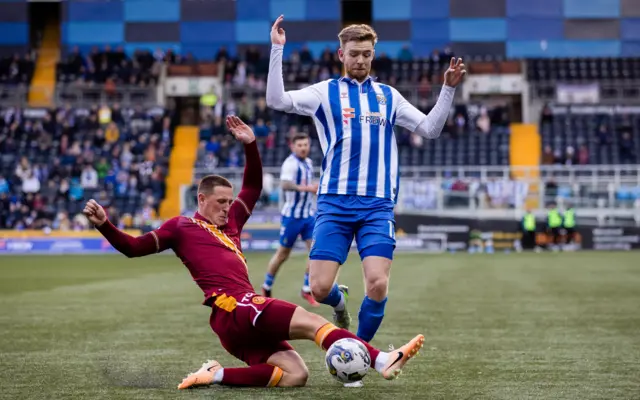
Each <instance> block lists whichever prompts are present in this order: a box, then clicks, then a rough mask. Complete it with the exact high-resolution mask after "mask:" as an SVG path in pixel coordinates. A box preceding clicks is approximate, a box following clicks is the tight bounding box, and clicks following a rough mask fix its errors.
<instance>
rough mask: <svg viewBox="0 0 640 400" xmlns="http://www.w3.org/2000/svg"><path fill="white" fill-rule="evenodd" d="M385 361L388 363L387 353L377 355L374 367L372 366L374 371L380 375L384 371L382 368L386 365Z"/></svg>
mask: <svg viewBox="0 0 640 400" xmlns="http://www.w3.org/2000/svg"><path fill="white" fill-rule="evenodd" d="M387 361H389V353H385V352H382V351H381V352H380V354H378V357H377V358H376V365H375V366H374V368H375V370H376V371H378V372H380V373H382V370H383V369H384V366H385V365H386V364H387Z"/></svg>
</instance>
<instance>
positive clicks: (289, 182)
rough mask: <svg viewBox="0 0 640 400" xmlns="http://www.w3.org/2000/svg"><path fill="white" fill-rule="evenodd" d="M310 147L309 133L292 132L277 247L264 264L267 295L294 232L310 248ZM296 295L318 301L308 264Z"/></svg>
mask: <svg viewBox="0 0 640 400" xmlns="http://www.w3.org/2000/svg"><path fill="white" fill-rule="evenodd" d="M310 147H311V144H310V140H309V136H307V135H306V134H304V133H298V134H296V135H294V136H293V138H291V155H290V156H289V157H287V159H286V160H284V163H283V164H282V170H281V172H280V187H281V188H282V191H283V193H284V204H283V205H282V212H281V214H282V226H281V227H280V247H278V250H276V253H275V254H274V255H273V257H272V258H271V261H269V266H268V267H267V275H266V276H265V278H264V283H263V284H262V294H263V295H264V296H265V297H271V288H272V287H273V282H274V280H275V278H276V274H277V273H278V270H279V269H280V266H281V265H282V264H283V263H284V262H285V261H286V260H287V258H289V255H290V254H291V249H292V248H293V245H294V244H295V243H296V240H297V239H298V236H299V237H300V238H301V239H302V240H304V241H305V243H306V245H307V251H310V250H311V238H312V235H313V225H314V222H315V217H314V204H313V203H314V202H315V193H316V191H317V190H318V184H317V183H313V163H312V162H311V159H310V158H309V157H307V156H308V155H309V149H310ZM300 295H301V296H302V298H304V299H305V300H307V301H308V302H309V303H310V304H311V305H313V306H317V305H318V303H317V302H316V300H315V299H314V297H313V295H312V294H311V288H310V286H309V268H308V266H307V270H306V271H305V274H304V283H303V285H302V291H301V292H300Z"/></svg>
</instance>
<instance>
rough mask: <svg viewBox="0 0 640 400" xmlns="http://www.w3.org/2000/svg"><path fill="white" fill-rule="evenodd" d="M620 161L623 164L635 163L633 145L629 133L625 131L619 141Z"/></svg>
mask: <svg viewBox="0 0 640 400" xmlns="http://www.w3.org/2000/svg"><path fill="white" fill-rule="evenodd" d="M619 146H620V161H621V162H622V163H623V164H633V163H635V162H636V153H635V143H634V142H633V138H632V137H631V133H629V132H627V131H625V132H623V133H622V138H621V139H620V144H619Z"/></svg>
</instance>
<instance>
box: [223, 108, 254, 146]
mask: <svg viewBox="0 0 640 400" xmlns="http://www.w3.org/2000/svg"><path fill="white" fill-rule="evenodd" d="M227 128H229V131H231V134H232V135H233V136H235V138H236V139H238V140H239V141H241V142H242V143H244V144H249V143H251V142H253V141H254V140H256V135H255V134H254V133H253V129H251V127H249V125H247V124H245V123H244V122H242V120H241V119H240V118H238V117H236V116H235V115H229V116H228V117H227Z"/></svg>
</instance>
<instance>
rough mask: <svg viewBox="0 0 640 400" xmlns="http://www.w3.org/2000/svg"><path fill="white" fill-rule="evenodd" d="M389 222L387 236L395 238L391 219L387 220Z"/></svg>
mask: <svg viewBox="0 0 640 400" xmlns="http://www.w3.org/2000/svg"><path fill="white" fill-rule="evenodd" d="M388 222H389V237H390V238H391V239H395V238H396V230H395V229H393V221H388Z"/></svg>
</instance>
